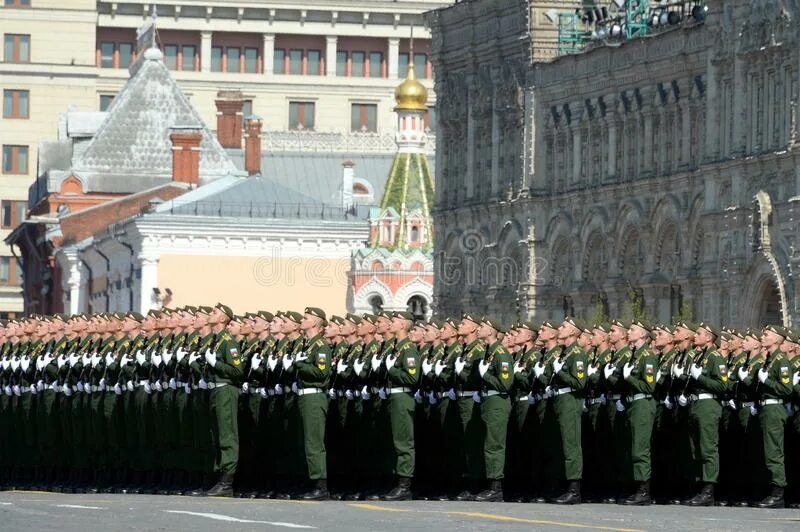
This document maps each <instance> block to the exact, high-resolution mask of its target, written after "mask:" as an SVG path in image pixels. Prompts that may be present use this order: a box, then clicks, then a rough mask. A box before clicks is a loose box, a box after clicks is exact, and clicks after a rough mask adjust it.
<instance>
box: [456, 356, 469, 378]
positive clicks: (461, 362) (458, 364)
mask: <svg viewBox="0 0 800 532" xmlns="http://www.w3.org/2000/svg"><path fill="white" fill-rule="evenodd" d="M466 365H467V363H466V362H464V359H463V358H461V357H458V358H457V359H456V374H459V373H461V372H462V371H464V367H465V366H466Z"/></svg>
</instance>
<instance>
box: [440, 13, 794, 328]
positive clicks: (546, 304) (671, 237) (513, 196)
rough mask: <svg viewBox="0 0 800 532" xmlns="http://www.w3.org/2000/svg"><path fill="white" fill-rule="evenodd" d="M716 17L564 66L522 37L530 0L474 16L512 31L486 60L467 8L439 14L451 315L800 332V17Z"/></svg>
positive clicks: (443, 241) (444, 295) (445, 289)
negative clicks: (465, 21) (780, 327)
mask: <svg viewBox="0 0 800 532" xmlns="http://www.w3.org/2000/svg"><path fill="white" fill-rule="evenodd" d="M708 5H709V13H708V17H707V20H706V22H705V23H704V24H694V23H691V22H689V23H686V24H684V25H683V26H679V27H677V28H675V29H672V30H670V31H666V32H664V33H663V34H661V35H658V36H656V37H651V38H648V39H636V40H632V41H628V42H624V43H622V45H620V46H602V45H601V46H595V47H592V48H591V49H589V50H588V51H586V52H584V53H581V54H577V55H570V56H565V57H561V58H558V59H557V60H555V61H553V62H550V63H541V62H534V61H532V60H530V59H531V56H530V55H529V54H527V51H526V50H525V49H524V46H517V47H514V46H513V45H512V44H511V43H512V42H516V43H522V42H526V41H529V35H528V34H527V33H526V31H527V29H526V28H525V27H524V25H523V24H516V25H515V24H514V22H513V21H515V20H517V21H518V20H521V19H522V18H524V16H525V14H526V13H527V12H528V8H527V6H526V2H524V1H522V0H494V1H492V0H487V1H484V2H480V3H471V4H467V5H466V6H464V7H463V9H464V10H465V11H466V10H468V9H477V8H478V7H479V6H483V8H484V9H486V10H489V11H490V12H491V13H487V17H486V19H483V18H482V19H480V20H481V22H478V23H476V24H478V25H480V24H485V23H489V22H488V19H490V18H491V17H495V18H497V19H499V20H500V27H501V28H503V31H501V32H500V33H499V35H501V37H499V38H498V39H495V40H494V41H490V43H491V44H490V45H489V47H488V48H487V45H486V44H471V43H473V42H474V41H467V42H459V41H458V39H451V38H450V37H449V36H450V35H451V34H455V35H459V34H460V33H462V32H463V31H464V30H463V29H462V28H460V27H459V24H458V22H459V21H458V17H456V16H455V13H454V12H455V11H457V10H459V9H461V8H462V7H461V5H456V6H454V7H452V8H449V9H446V10H442V11H440V12H439V15H438V16H432V17H431V18H430V23H431V26H432V29H433V43H434V55H433V60H434V65H435V68H436V72H437V79H436V83H437V86H436V91H437V93H438V94H439V95H440V97H439V100H438V104H437V106H438V107H437V111H438V116H439V129H438V132H437V136H438V141H439V146H438V152H437V157H438V159H437V165H436V194H437V207H436V210H435V215H434V226H435V228H436V238H435V244H436V250H435V251H436V253H435V257H436V261H437V277H436V285H435V292H434V301H435V305H436V309H437V312H439V313H441V314H456V313H459V312H462V311H466V310H469V311H472V312H481V313H487V314H492V315H495V316H497V317H499V318H502V319H506V320H510V319H513V318H515V317H530V318H532V319H537V320H538V319H544V318H559V317H563V315H564V314H575V315H578V316H585V317H590V316H593V315H595V314H596V313H597V312H598V311H599V310H602V311H603V312H605V313H606V314H608V315H611V316H615V315H625V314H627V313H630V311H631V309H630V308H629V307H630V303H631V301H632V300H633V299H640V300H641V302H642V303H643V305H644V310H645V311H646V312H647V314H648V315H649V316H650V317H652V318H653V319H654V320H659V321H669V320H670V319H671V318H672V317H673V316H676V315H678V314H679V313H681V310H682V309H683V311H684V313H685V310H686V308H687V307H688V308H689V309H691V313H692V315H693V316H694V317H695V318H703V319H705V320H710V321H714V322H718V323H726V324H731V325H733V326H739V327H743V326H755V325H760V324H762V323H764V322H770V321H779V322H780V321H783V322H784V323H786V324H793V323H794V324H797V323H798V322H799V321H800V283H798V282H796V281H795V278H796V277H797V275H798V268H800V252H798V251H797V250H796V248H797V246H798V244H800V242H798V238H799V237H800V231H798V229H800V225H798V222H797V217H798V215H800V201H798V200H800V196H798V195H799V194H800V164H799V163H800V161H799V160H798V159H799V158H800V157H799V156H800V147H798V123H797V115H796V111H797V110H796V108H797V101H798V90H800V77H799V75H800V46H798V45H800V29H798V26H797V21H798V20H800V6H799V5H798V2H797V1H794V0H782V1H781V0H770V1H762V2H750V1H748V0H733V1H725V2H723V1H721V0H711V1H709V2H708ZM469 6H473V7H469ZM504 24H505V26H504ZM475 31H478V30H475ZM467 57H468V58H471V59H470V61H469V63H470V64H469V65H467V64H465V63H464V61H463V60H462V58H467ZM487 100H488V102H487ZM514 124H516V128H515V126H514ZM465 144H466V145H465ZM464 153H466V157H465V156H464ZM633 293H635V294H637V296H638V297H632V294H633Z"/></svg>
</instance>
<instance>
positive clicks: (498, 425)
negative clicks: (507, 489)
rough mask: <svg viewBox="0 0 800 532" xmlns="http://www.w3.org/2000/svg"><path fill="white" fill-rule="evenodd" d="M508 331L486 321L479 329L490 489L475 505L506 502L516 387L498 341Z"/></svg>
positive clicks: (511, 362) (508, 358)
mask: <svg viewBox="0 0 800 532" xmlns="http://www.w3.org/2000/svg"><path fill="white" fill-rule="evenodd" d="M504 332H505V329H504V328H503V326H502V325H500V324H499V323H498V322H496V321H494V320H491V319H488V318H484V320H483V321H482V323H481V325H480V327H479V328H478V332H477V334H478V339H479V340H480V341H482V342H483V343H484V344H485V345H486V350H485V355H484V357H483V359H482V360H480V361H479V362H478V373H479V374H480V376H481V379H482V380H483V382H482V390H481V417H482V419H483V423H484V425H485V426H486V437H485V439H484V443H483V457H484V463H485V468H486V478H487V479H488V480H489V486H488V488H487V489H485V490H484V491H482V492H480V493H478V494H477V495H476V496H475V500H476V501H483V502H498V501H502V500H503V486H502V481H503V478H504V477H505V465H506V464H505V459H506V436H507V434H508V420H509V416H510V415H511V397H510V395H509V394H510V393H511V389H512V385H513V383H514V367H513V366H514V359H513V357H512V356H511V353H509V352H508V350H507V349H506V348H505V347H504V346H503V345H502V343H501V342H500V340H498V333H504Z"/></svg>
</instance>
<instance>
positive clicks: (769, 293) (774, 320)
mask: <svg viewBox="0 0 800 532" xmlns="http://www.w3.org/2000/svg"><path fill="white" fill-rule="evenodd" d="M756 301H758V305H759V306H758V325H759V326H760V327H763V326H765V325H782V324H783V316H782V314H781V295H780V292H778V286H777V285H776V284H775V283H774V282H772V281H770V282H766V283H763V286H762V287H761V293H760V294H759V296H758V299H757V300H756Z"/></svg>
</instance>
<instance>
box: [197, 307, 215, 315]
mask: <svg viewBox="0 0 800 532" xmlns="http://www.w3.org/2000/svg"><path fill="white" fill-rule="evenodd" d="M213 310H214V307H209V306H207V305H201V306H199V307H197V312H198V313H200V314H211V312H212V311H213Z"/></svg>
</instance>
